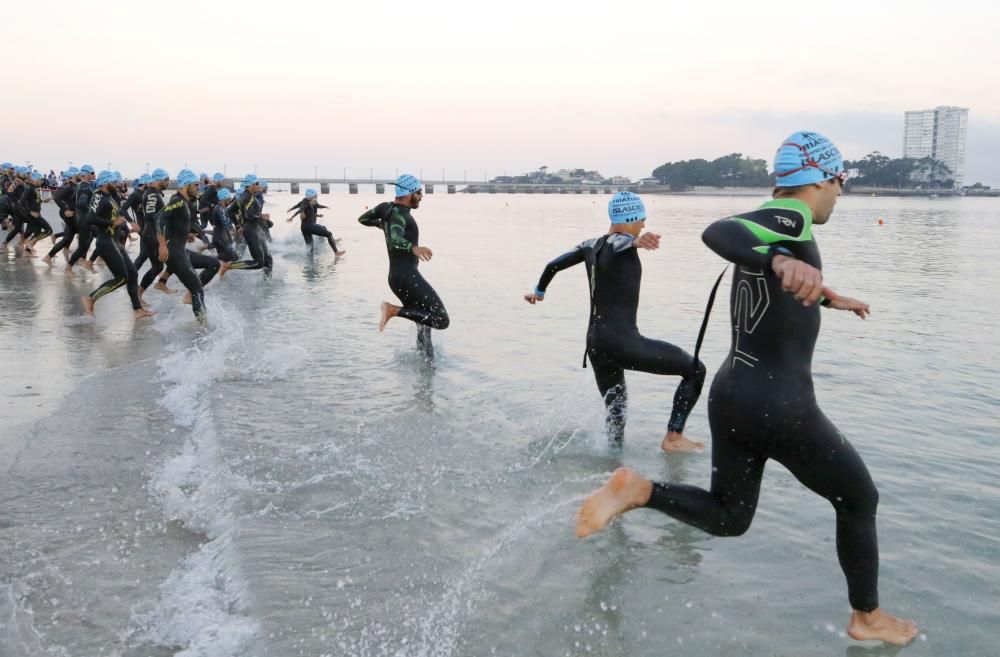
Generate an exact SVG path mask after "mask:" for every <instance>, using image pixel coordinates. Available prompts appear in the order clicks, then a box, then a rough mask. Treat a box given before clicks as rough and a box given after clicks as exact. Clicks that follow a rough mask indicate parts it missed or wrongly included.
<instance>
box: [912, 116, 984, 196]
mask: <svg viewBox="0 0 1000 657" xmlns="http://www.w3.org/2000/svg"><path fill="white" fill-rule="evenodd" d="M968 125H969V108H967V107H950V106H942V107H936V108H934V109H929V110H917V111H914V112H906V120H905V123H904V127H903V157H912V158H917V159H919V158H923V157H932V158H934V159H935V160H940V161H941V162H944V163H945V164H946V165H947V166H948V168H949V169H951V176H952V178H953V179H954V180H955V186H956V187H961V185H962V182H963V181H964V180H965V140H966V134H967V132H968Z"/></svg>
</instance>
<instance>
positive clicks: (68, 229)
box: [49, 181, 77, 258]
mask: <svg viewBox="0 0 1000 657" xmlns="http://www.w3.org/2000/svg"><path fill="white" fill-rule="evenodd" d="M75 199H76V184H75V183H72V182H69V181H67V182H65V183H63V184H62V186H61V187H60V188H59V189H57V190H56V191H54V192H52V200H53V201H55V202H56V205H57V206H59V218H60V219H62V222H63V234H62V238H61V239H60V240H59V241H58V242H56V243H55V244H53V245H52V249H51V250H50V251H49V257H50V258H54V257H55V256H56V254H58V253H59V252H60V251H62V250H63V249H68V248H69V245H70V244H72V243H73V238H74V237H76V230H77V229H76V226H77V224H76V209H75V204H74V201H75ZM70 212H72V213H73V215H69V214H68V213H70Z"/></svg>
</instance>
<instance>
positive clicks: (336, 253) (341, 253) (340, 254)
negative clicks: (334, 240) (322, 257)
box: [333, 251, 347, 258]
mask: <svg viewBox="0 0 1000 657" xmlns="http://www.w3.org/2000/svg"><path fill="white" fill-rule="evenodd" d="M345 253H347V251H334V252H333V255H335V256H337V257H338V258H339V257H340V256H342V255H344V254H345Z"/></svg>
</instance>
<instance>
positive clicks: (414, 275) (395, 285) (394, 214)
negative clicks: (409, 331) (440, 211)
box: [358, 202, 451, 331]
mask: <svg viewBox="0 0 1000 657" xmlns="http://www.w3.org/2000/svg"><path fill="white" fill-rule="evenodd" d="M358 222H359V223H360V224H361V225H363V226H369V227H371V228H381V229H382V232H383V234H384V235H385V248H386V251H388V253H389V289H391V290H392V293H393V294H395V295H396V296H397V297H398V298H399V300H400V302H401V303H402V304H403V307H402V309H400V311H399V317H403V318H404V319H408V320H410V321H412V322H415V323H417V324H420V325H423V326H428V327H430V328H432V329H437V330H439V331H443V330H444V329H446V328H448V325H449V324H450V323H451V320H450V319H449V318H448V311H447V310H445V307H444V303H443V302H442V301H441V297H439V296H438V294H437V292H436V291H435V290H434V288H433V287H431V284H430V283H428V282H427V280H426V279H424V277H423V276H422V275H421V274H420V272H419V271H418V270H417V265H418V263H419V262H420V261H419V259H418V258H417V256H415V255H413V247H415V246H418V245H419V242H420V229H419V228H418V227H417V222H416V221H415V220H414V219H413V215H412V214H411V213H410V209H409V208H408V207H406V206H403V205H398V204H396V203H392V202H387V203H380V204H379V205H377V206H375V207H374V208H372V209H370V210H368V211H367V212H365V213H364V214H363V215H361V216H360V217H358Z"/></svg>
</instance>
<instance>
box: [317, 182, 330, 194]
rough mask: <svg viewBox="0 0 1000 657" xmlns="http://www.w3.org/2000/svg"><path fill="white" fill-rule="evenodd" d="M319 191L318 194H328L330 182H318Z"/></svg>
mask: <svg viewBox="0 0 1000 657" xmlns="http://www.w3.org/2000/svg"><path fill="white" fill-rule="evenodd" d="M319 193H320V194H329V193H330V183H320V184H319Z"/></svg>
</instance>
